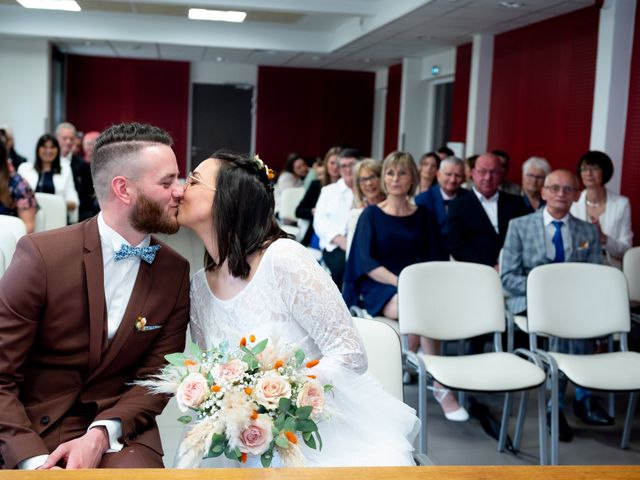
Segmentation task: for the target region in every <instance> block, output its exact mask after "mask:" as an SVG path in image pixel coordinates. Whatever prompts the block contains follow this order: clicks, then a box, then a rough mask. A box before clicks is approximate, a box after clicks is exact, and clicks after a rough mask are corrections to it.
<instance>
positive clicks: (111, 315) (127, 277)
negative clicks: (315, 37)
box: [18, 212, 151, 470]
mask: <svg viewBox="0 0 640 480" xmlns="http://www.w3.org/2000/svg"><path fill="white" fill-rule="evenodd" d="M98 232H99V234H100V243H101V245H102V266H103V269H104V298H105V304H106V307H107V338H108V340H109V341H111V340H112V339H113V337H114V336H115V334H116V331H117V330H118V327H120V323H122V317H123V316H124V312H125V310H126V308H127V305H128V304H129V299H130V298H131V293H132V292H133V286H134V284H135V282H136V278H137V277H138V270H139V269H140V257H129V258H125V259H123V260H119V261H117V262H116V261H115V258H114V257H115V252H117V251H118V250H119V249H120V247H121V246H122V245H123V244H127V245H129V242H127V241H126V240H125V239H124V238H123V237H122V236H121V235H120V234H119V233H118V232H116V231H115V230H113V229H112V228H111V227H110V226H109V225H107V223H106V222H105V221H104V218H103V216H102V212H100V213H99V214H98ZM150 242H151V236H150V235H147V236H146V237H145V238H144V240H142V242H140V243H139V244H138V245H135V246H136V247H148V246H149V244H150ZM98 426H103V427H105V428H106V429H107V432H108V434H109V449H108V450H107V451H106V452H105V453H113V452H119V451H120V450H122V448H123V446H124V445H122V443H120V442H119V441H118V438H120V436H121V435H122V423H121V422H120V420H115V419H114V420H98V421H95V422H93V423H92V424H91V425H89V428H88V429H87V430H90V429H92V428H93V427H98ZM47 456H48V455H38V456H37V457H32V458H27V459H25V460H23V461H22V462H20V463H19V464H18V468H19V469H24V470H34V469H36V468H38V467H40V466H41V465H42V464H44V462H45V461H46V460H47Z"/></svg>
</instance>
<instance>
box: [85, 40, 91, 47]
mask: <svg viewBox="0 0 640 480" xmlns="http://www.w3.org/2000/svg"><path fill="white" fill-rule="evenodd" d="M91 45H93V42H92V41H90V40H86V41H85V42H84V46H85V47H90V46H91Z"/></svg>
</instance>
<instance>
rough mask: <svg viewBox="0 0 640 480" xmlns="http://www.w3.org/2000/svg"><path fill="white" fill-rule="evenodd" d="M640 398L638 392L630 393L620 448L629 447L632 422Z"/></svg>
mask: <svg viewBox="0 0 640 480" xmlns="http://www.w3.org/2000/svg"><path fill="white" fill-rule="evenodd" d="M637 400H638V394H637V393H636V392H631V393H630V394H629V404H628V405H627V416H626V418H625V420H624V430H623V431H622V442H620V448H625V449H626V448H629V436H630V435H631V422H632V421H633V414H634V413H635V411H636V402H637Z"/></svg>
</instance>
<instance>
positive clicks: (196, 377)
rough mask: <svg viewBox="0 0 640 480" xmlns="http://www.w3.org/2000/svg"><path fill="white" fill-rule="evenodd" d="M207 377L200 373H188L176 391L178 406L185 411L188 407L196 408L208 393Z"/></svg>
mask: <svg viewBox="0 0 640 480" xmlns="http://www.w3.org/2000/svg"><path fill="white" fill-rule="evenodd" d="M208 390H209V389H208V386H207V379H206V378H204V377H203V376H202V374H200V373H196V372H194V373H190V374H189V375H187V376H186V377H185V379H184V380H182V383H181V384H180V386H179V387H178V391H177V392H176V400H177V401H178V408H179V409H180V410H181V411H183V412H186V411H187V410H188V409H189V407H191V408H197V407H198V405H200V404H201V403H202V402H204V399H205V397H206V396H207V393H208Z"/></svg>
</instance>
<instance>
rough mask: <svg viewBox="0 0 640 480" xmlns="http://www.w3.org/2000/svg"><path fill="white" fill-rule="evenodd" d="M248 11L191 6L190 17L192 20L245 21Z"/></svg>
mask: <svg viewBox="0 0 640 480" xmlns="http://www.w3.org/2000/svg"><path fill="white" fill-rule="evenodd" d="M246 16H247V12H236V11H233V10H226V11H225V10H206V9H204V8H190V9H189V18H190V19H191V20H210V21H213V22H234V23H241V22H244V19H245V17H246Z"/></svg>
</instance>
